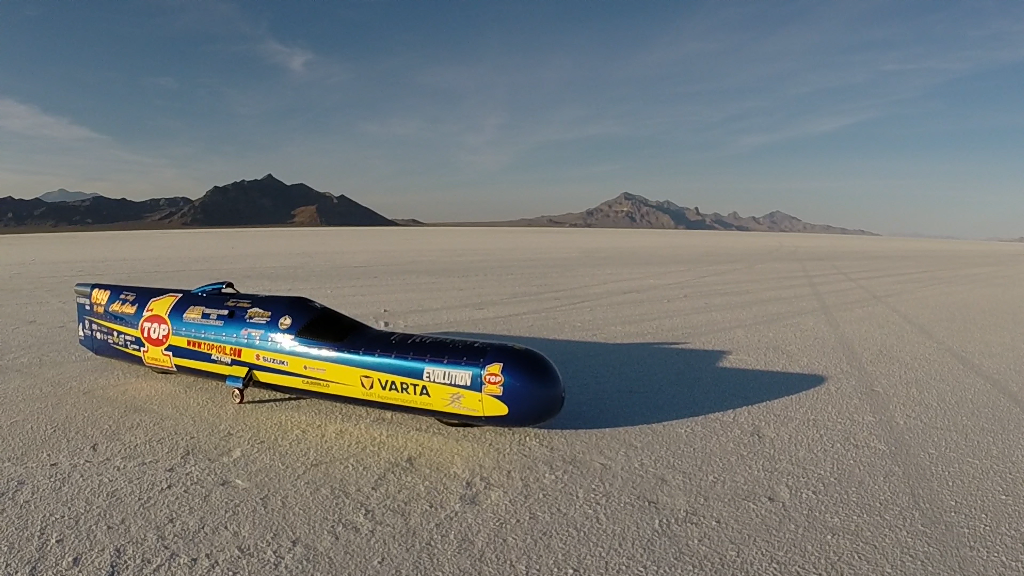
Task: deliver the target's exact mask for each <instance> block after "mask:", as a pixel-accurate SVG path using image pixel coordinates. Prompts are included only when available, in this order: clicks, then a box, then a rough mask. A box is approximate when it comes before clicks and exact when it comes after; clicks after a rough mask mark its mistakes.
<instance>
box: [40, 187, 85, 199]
mask: <svg viewBox="0 0 1024 576" xmlns="http://www.w3.org/2000/svg"><path fill="white" fill-rule="evenodd" d="M94 196H99V194H97V193H95V192H71V191H69V190H65V189H63V188H60V189H58V190H54V191H53V192H47V193H45V194H40V195H39V199H40V200H42V201H43V202H74V201H75V200H85V199H86V198H92V197H94Z"/></svg>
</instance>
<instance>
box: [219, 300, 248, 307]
mask: <svg viewBox="0 0 1024 576" xmlns="http://www.w3.org/2000/svg"><path fill="white" fill-rule="evenodd" d="M224 305H225V306H234V307H236V308H248V307H250V306H252V301H251V300H235V299H234V298H232V299H231V300H228V301H227V302H225V303H224Z"/></svg>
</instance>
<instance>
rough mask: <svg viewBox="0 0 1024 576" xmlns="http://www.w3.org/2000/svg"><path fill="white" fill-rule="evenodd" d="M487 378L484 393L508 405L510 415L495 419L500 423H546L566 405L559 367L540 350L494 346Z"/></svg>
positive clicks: (525, 424)
mask: <svg viewBox="0 0 1024 576" xmlns="http://www.w3.org/2000/svg"><path fill="white" fill-rule="evenodd" d="M483 381H484V384H483V385H484V393H485V394H493V395H494V396H495V398H497V399H499V400H501V401H502V402H503V403H505V405H507V406H508V414H507V415H505V416H502V417H500V418H495V423H496V424H497V423H499V421H500V425H504V426H535V425H537V424H542V423H544V422H547V421H548V420H551V419H552V418H554V417H555V416H557V415H558V413H559V412H561V411H562V406H563V405H564V404H565V387H564V386H563V385H562V377H561V376H560V375H559V374H558V369H557V368H555V365H554V364H552V363H551V361H550V360H548V359H547V357H545V356H544V355H543V354H541V353H540V352H537V351H536V350H531V349H529V348H524V347H522V346H514V345H503V346H496V347H494V348H492V349H491V350H490V352H489V353H488V354H487V359H486V361H485V363H484V372H483ZM499 393H500V395H499Z"/></svg>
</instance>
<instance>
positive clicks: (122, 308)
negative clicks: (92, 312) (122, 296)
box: [107, 300, 139, 316]
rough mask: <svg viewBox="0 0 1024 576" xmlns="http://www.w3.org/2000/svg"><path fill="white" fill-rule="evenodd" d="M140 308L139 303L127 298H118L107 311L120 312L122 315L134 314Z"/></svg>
mask: <svg viewBox="0 0 1024 576" xmlns="http://www.w3.org/2000/svg"><path fill="white" fill-rule="evenodd" d="M138 309H139V305H138V304H137V303H135V302H128V301H126V300H118V301H117V302H114V303H113V304H111V305H110V306H108V307H107V312H109V313H111V314H120V315H122V316H134V315H135V311H136V310H138Z"/></svg>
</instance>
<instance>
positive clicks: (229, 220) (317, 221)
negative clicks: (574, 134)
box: [0, 174, 878, 236]
mask: <svg viewBox="0 0 1024 576" xmlns="http://www.w3.org/2000/svg"><path fill="white" fill-rule="evenodd" d="M230 226H531V227H559V228H651V229H683V230H734V231H746V232H803V233H815V234H856V235H865V236H878V234H875V233H873V232H867V231H865V230H851V229H848V228H838V227H835V226H828V225H823V224H811V223H808V222H804V221H803V220H800V219H799V218H796V217H795V216H790V215H789V214H786V213H784V212H779V211H775V212H770V213H768V214H765V215H764V216H760V217H751V216H740V215H739V214H737V213H736V212H732V213H730V214H727V215H724V216H723V215H721V214H719V213H717V212H712V213H710V214H705V213H703V212H701V211H700V210H699V209H698V208H686V207H683V206H677V205H676V204H674V203H672V202H667V201H658V200H648V199H647V198H644V197H643V196H638V195H636V194H630V193H628V192H623V193H622V194H619V195H618V196H616V197H615V198H612V199H611V200H608V201H607V202H602V203H601V204H599V205H597V206H595V207H594V208H590V209H589V210H584V211H583V212H572V213H569V214H561V215H557V216H539V217H536V218H523V219H520V220H509V221H499V222H447V223H425V222H421V221H419V220H415V219H402V220H399V219H396V220H391V219H389V218H386V217H385V216H382V215H381V214H378V213H377V212H374V211H373V210H371V209H369V208H367V207H366V206H363V205H362V204H359V203H358V202H356V201H354V200H352V199H350V198H348V197H347V196H344V195H341V194H339V195H334V194H330V193H328V192H320V191H318V190H314V189H313V188H311V187H309V186H307V185H305V184H301V183H300V184H285V183H284V182H282V181H280V180H278V179H277V178H274V176H273V175H271V174H267V175H266V176H264V177H263V178H260V179H259V180H239V181H237V182H232V183H231V184H227V185H225V186H214V187H213V188H210V189H209V190H208V191H207V192H206V193H205V194H204V195H203V196H202V197H200V198H198V199H196V200H192V199H190V198H187V197H184V196H177V197H171V198H152V199H149V200H142V201H134V200H128V199H125V198H118V199H114V198H107V197H105V196H100V195H98V194H94V193H85V192H69V191H68V190H65V189H63V188H61V189H60V190H55V191H53V192H47V193H46V194H43V195H42V196H40V197H38V198H33V199H31V200H24V199H19V198H13V197H10V196H8V197H6V198H0V230H5V231H26V232H29V231H44V230H54V229H58V230H63V229H67V230H75V229H81V230H95V229H148V228H190V227H230Z"/></svg>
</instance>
